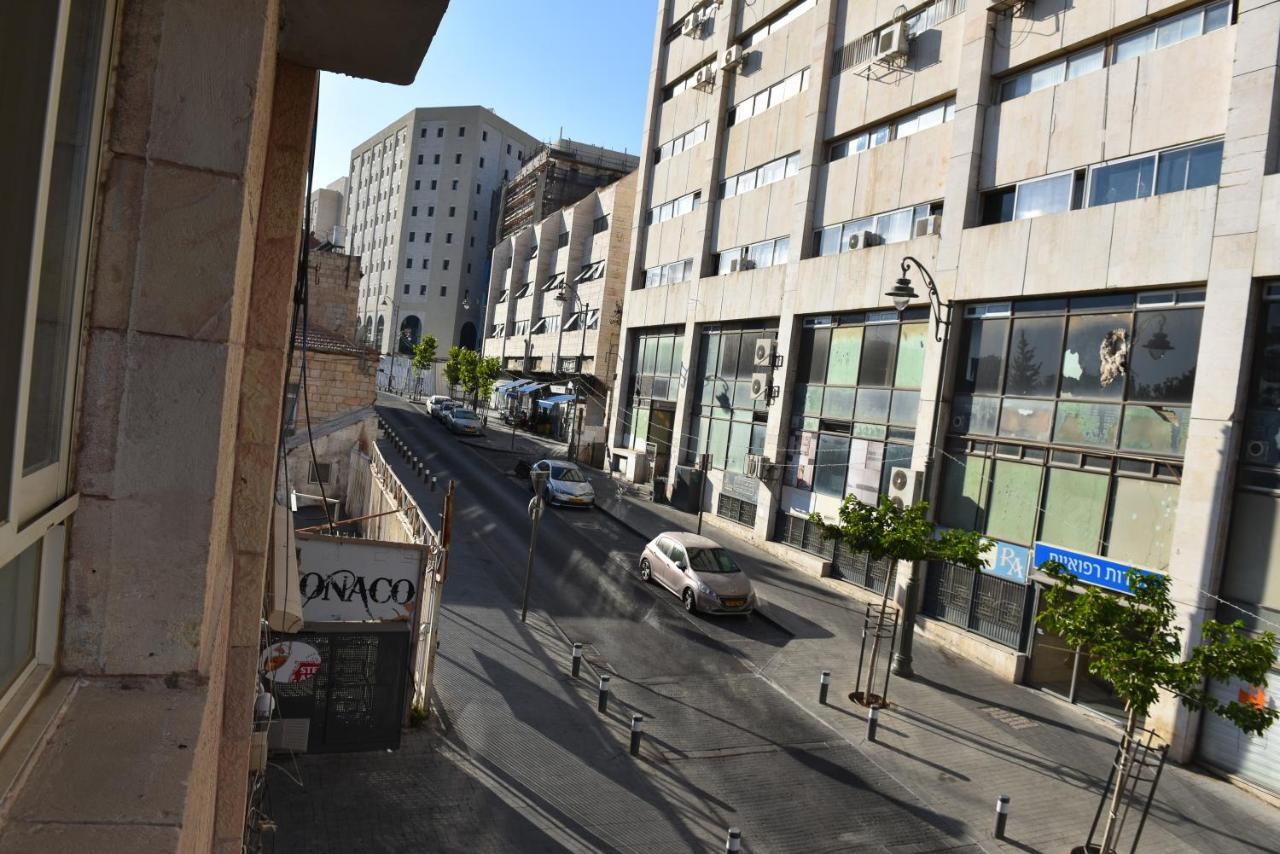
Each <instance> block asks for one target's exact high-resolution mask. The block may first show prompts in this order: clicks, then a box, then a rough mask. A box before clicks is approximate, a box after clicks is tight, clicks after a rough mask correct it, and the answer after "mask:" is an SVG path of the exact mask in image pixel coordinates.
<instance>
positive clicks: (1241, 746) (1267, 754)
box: [1199, 670, 1280, 795]
mask: <svg viewBox="0 0 1280 854" xmlns="http://www.w3.org/2000/svg"><path fill="white" fill-rule="evenodd" d="M1267 681H1268V682H1269V683H1270V685H1268V687H1267V688H1266V695H1265V696H1266V702H1267V704H1268V705H1269V706H1270V707H1271V708H1275V707H1276V705H1277V703H1280V687H1277V686H1280V671H1277V670H1273V671H1271V673H1270V674H1269V675H1268V679H1267ZM1209 687H1210V690H1211V691H1212V692H1213V695H1214V696H1215V697H1217V698H1218V699H1220V700H1238V699H1240V691H1241V690H1243V689H1246V688H1247V687H1248V686H1246V685H1245V684H1244V683H1242V682H1231V683H1227V684H1224V683H1221V682H1213V683H1211V684H1210V686H1209ZM1199 753H1200V758H1201V759H1202V760H1203V761H1204V762H1206V763H1207V764H1209V765H1212V766H1213V767H1215V768H1217V769H1219V770H1221V771H1225V772H1227V773H1228V774H1233V775H1235V776H1237V777H1239V778H1240V779H1242V780H1245V781H1247V782H1249V783H1252V784H1253V785H1255V786H1257V787H1258V788H1260V789H1264V790H1266V791H1268V792H1270V793H1271V794H1273V795H1280V731H1277V728H1276V727H1272V728H1271V729H1270V730H1268V731H1267V732H1266V733H1264V734H1263V735H1261V736H1256V735H1245V734H1244V733H1242V732H1241V731H1240V730H1238V729H1236V728H1235V727H1234V726H1232V725H1231V724H1229V723H1227V722H1226V721H1224V720H1223V719H1222V718H1220V717H1218V716H1217V715H1215V714H1212V713H1209V712H1206V713H1205V715H1204V718H1203V720H1202V721H1201V724H1200V751H1199Z"/></svg>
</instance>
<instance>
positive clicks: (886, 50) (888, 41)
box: [875, 23, 909, 62]
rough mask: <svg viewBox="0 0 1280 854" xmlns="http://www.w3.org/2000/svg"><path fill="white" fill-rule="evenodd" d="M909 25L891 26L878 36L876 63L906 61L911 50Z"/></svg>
mask: <svg viewBox="0 0 1280 854" xmlns="http://www.w3.org/2000/svg"><path fill="white" fill-rule="evenodd" d="M907 39H908V34H907V25H906V24H905V23H900V24H890V25H889V26H887V27H885V28H884V29H883V30H881V31H880V32H879V34H878V35H877V36H876V55H875V61H876V62H891V61H894V60H899V59H906V58H907V52H908V50H909V44H908V42H907Z"/></svg>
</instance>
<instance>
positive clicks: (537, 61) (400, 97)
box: [315, 0, 658, 187]
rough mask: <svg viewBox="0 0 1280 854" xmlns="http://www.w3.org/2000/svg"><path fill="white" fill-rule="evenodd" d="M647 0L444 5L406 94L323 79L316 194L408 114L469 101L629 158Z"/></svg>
mask: <svg viewBox="0 0 1280 854" xmlns="http://www.w3.org/2000/svg"><path fill="white" fill-rule="evenodd" d="M657 7H658V4H657V3H656V2H654V0H523V2H522V0H452V2H451V3H450V4H449V10H448V11H447V12H446V13H445V16H444V20H443V21H442V22H441V24H440V29H439V30H438V31H437V32H436V37H435V40H434V41H433V42H432V43H431V48H430V49H429V50H428V51H427V57H426V59H425V60H424V61H423V63H422V67H421V68H420V69H419V71H418V78H417V80H415V81H414V82H413V84H411V85H409V86H392V85H389V84H386V83H373V82H370V81H368V80H354V79H352V78H349V77H343V76H340V75H335V74H324V75H323V76H322V77H321V80H320V129H319V133H318V136H317V139H316V172H315V186H317V187H323V186H324V185H325V184H328V183H329V182H331V181H333V180H335V179H336V178H340V177H342V176H343V175H346V174H347V169H348V158H349V157H350V154H351V149H352V148H353V147H355V145H356V144H358V143H360V142H362V141H363V140H365V139H366V138H368V137H369V136H371V135H372V134H373V133H375V132H376V131H378V130H379V129H380V128H383V127H385V126H386V125H387V124H389V123H390V122H391V121H392V120H393V119H396V118H398V117H399V116H402V115H404V114H405V113H407V112H408V111H409V110H411V109H413V108H414V107H437V106H451V105H460V104H480V105H482V106H486V107H491V108H492V109H493V110H494V112H496V113H497V114H498V115H500V116H502V117H503V118H504V119H506V120H507V121H509V122H512V123H513V124H515V125H516V126H517V127H520V128H523V129H524V130H525V131H527V132H528V133H531V134H533V135H534V136H536V137H538V138H539V139H542V140H548V139H554V138H556V137H557V136H558V135H559V134H560V128H561V126H563V128H564V135H565V136H567V137H569V138H571V139H576V140H579V141H581V142H587V143H592V144H595V145H604V146H607V147H609V148H616V149H619V150H621V149H623V148H625V149H626V150H627V151H629V152H631V153H632V154H635V153H636V151H637V149H638V148H639V145H640V136H641V134H642V133H643V132H644V105H645V85H646V83H647V81H648V76H649V62H650V59H651V57H652V53H653V28H654V24H655V16H656V15H657Z"/></svg>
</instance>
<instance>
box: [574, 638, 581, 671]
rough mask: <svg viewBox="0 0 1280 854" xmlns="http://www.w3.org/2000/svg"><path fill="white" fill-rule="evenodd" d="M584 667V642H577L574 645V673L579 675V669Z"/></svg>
mask: <svg viewBox="0 0 1280 854" xmlns="http://www.w3.org/2000/svg"><path fill="white" fill-rule="evenodd" d="M581 669H582V644H580V643H575V644H574V645H573V675H574V676H577V675H578V671H579V670H581Z"/></svg>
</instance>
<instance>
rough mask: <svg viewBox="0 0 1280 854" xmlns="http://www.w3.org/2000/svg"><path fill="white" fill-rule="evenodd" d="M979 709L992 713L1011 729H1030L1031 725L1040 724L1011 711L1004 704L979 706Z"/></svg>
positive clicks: (992, 715)
mask: <svg viewBox="0 0 1280 854" xmlns="http://www.w3.org/2000/svg"><path fill="white" fill-rule="evenodd" d="M978 711H980V712H986V713H987V714H989V715H991V717H993V718H995V719H996V720H998V721H1000V722H1001V723H1002V724H1005V725H1006V726H1008V727H1009V729H1030V728H1031V727H1034V726H1039V724H1037V723H1036V722H1035V721H1033V720H1031V719H1030V718H1028V717H1026V716H1024V715H1020V714H1018V713H1017V712H1013V711H1010V710H1009V709H1006V708H1004V707H1003V706H979V707H978Z"/></svg>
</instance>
